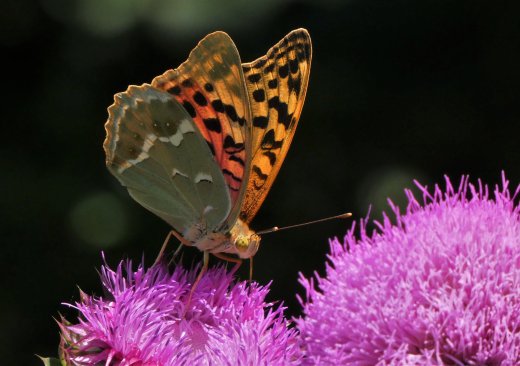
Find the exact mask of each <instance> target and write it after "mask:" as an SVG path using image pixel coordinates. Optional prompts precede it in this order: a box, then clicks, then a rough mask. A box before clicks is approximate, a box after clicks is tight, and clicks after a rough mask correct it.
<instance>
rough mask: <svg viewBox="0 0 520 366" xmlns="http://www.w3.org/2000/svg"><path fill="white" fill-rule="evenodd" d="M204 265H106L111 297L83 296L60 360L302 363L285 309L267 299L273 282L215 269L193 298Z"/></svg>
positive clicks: (65, 332) (136, 364)
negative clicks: (240, 278) (249, 279)
mask: <svg viewBox="0 0 520 366" xmlns="http://www.w3.org/2000/svg"><path fill="white" fill-rule="evenodd" d="M196 276H197V270H192V271H187V270H184V269H182V268H181V267H177V268H176V269H175V270H174V271H173V273H169V272H168V270H167V268H166V267H165V266H162V265H156V266H154V267H152V268H150V269H148V270H145V269H144V268H143V266H139V268H138V269H137V270H136V271H135V272H134V271H133V270H132V264H131V262H130V261H125V262H122V263H121V264H120V265H119V266H118V267H117V269H116V270H115V271H113V270H111V269H110V268H108V267H107V266H106V265H105V266H103V267H102V269H101V279H102V283H103V287H104V288H105V290H106V292H107V293H108V296H105V297H93V296H88V295H86V294H84V293H82V294H81V300H80V301H79V302H78V303H76V305H75V307H76V308H77V309H78V311H79V317H78V321H77V323H69V322H67V321H65V320H64V319H62V321H61V322H60V328H61V335H62V341H61V358H62V359H63V360H65V361H66V363H67V364H68V365H100V364H103V365H105V364H106V365H118V366H127V365H128V366H129V365H132V366H145V365H147V366H152V365H154V366H155V365H157V366H159V365H161V366H163V365H165V366H167V365H181V364H183V365H189V364H193V365H238V364H247V365H293V364H294V365H296V364H299V363H300V361H299V360H300V353H299V348H298V345H297V342H296V338H295V336H296V332H295V331H294V330H292V329H289V328H288V323H287V321H286V320H285V319H284V318H283V308H282V307H273V305H272V304H266V303H265V296H266V294H267V292H268V288H267V287H262V286H259V285H258V284H256V283H251V284H248V283H246V282H238V283H235V282H234V281H233V274H232V273H229V272H227V271H226V270H225V269H224V268H222V267H220V268H214V269H209V270H208V271H207V272H206V273H205V274H204V275H203V276H202V278H201V280H200V282H199V283H198V285H197V286H196V288H195V290H194V291H193V294H192V298H191V301H190V303H189V305H187V304H186V303H187V301H188V300H187V299H188V296H189V293H190V291H191V285H192V284H193V282H194V280H195V278H196Z"/></svg>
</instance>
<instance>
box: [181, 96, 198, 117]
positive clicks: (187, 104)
mask: <svg viewBox="0 0 520 366" xmlns="http://www.w3.org/2000/svg"><path fill="white" fill-rule="evenodd" d="M182 106H183V107H184V109H186V112H188V113H189V115H190V116H191V118H194V117H195V116H197V112H196V111H195V108H193V106H192V105H191V103H190V102H188V101H187V100H185V101H184V102H182Z"/></svg>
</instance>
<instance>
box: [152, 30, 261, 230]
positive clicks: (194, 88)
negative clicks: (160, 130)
mask: <svg viewBox="0 0 520 366" xmlns="http://www.w3.org/2000/svg"><path fill="white" fill-rule="evenodd" d="M152 85H153V86H155V87H157V88H159V89H162V90H165V91H167V92H168V93H170V94H171V95H173V96H174V97H175V98H176V100H177V101H179V103H181V104H182V105H183V107H184V108H185V109H186V111H187V112H188V113H189V114H190V116H191V117H192V118H193V121H194V122H195V124H196V125H197V127H198V129H199V130H200V131H201V133H202V135H203V136H204V138H205V139H206V141H207V142H208V145H209V146H210V148H211V150H212V152H213V154H214V156H215V159H216V161H217V162H218V164H219V165H220V168H221V170H222V173H223V175H224V178H225V180H226V183H227V186H228V187H229V191H230V196H231V201H232V207H233V208H232V211H231V213H230V216H229V218H228V222H229V223H230V224H231V225H232V224H233V223H234V221H235V220H236V218H237V216H238V213H239V210H240V202H241V198H242V196H243V194H244V191H245V189H246V184H242V183H243V182H245V181H247V180H248V174H249V170H250V169H249V166H248V164H249V162H250V159H248V158H247V153H248V151H250V149H251V146H250V144H251V126H250V124H248V123H247V121H250V120H251V112H250V108H249V103H248V99H247V98H248V96H247V90H246V86H245V82H244V75H243V72H242V67H241V62H240V56H239V54H238V51H237V49H236V47H235V44H234V43H233V41H232V40H231V38H230V37H229V36H228V35H227V34H226V33H223V32H215V33H211V34H209V35H208V36H206V37H205V38H204V39H203V40H202V41H200V42H199V44H198V45H197V47H195V49H194V50H193V51H192V52H191V53H190V56H189V58H188V60H187V61H186V62H184V63H183V64H182V65H181V66H179V67H178V68H177V69H175V70H168V71H167V72H165V73H164V74H163V75H161V76H158V77H156V78H155V79H154V80H153V82H152Z"/></svg>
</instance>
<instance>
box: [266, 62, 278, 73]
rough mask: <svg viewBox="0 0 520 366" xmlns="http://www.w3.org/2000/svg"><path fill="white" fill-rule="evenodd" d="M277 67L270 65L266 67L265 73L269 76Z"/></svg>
mask: <svg viewBox="0 0 520 366" xmlns="http://www.w3.org/2000/svg"><path fill="white" fill-rule="evenodd" d="M275 66H276V65H275V64H274V63H271V64H270V65H268V66H266V67H265V68H264V72H265V73H266V74H269V73H271V72H273V70H274V68H275Z"/></svg>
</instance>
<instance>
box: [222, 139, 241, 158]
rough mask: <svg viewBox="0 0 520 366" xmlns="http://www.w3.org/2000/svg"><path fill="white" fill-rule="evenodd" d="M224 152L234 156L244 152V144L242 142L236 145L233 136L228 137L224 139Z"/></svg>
mask: <svg viewBox="0 0 520 366" xmlns="http://www.w3.org/2000/svg"><path fill="white" fill-rule="evenodd" d="M223 147H224V150H226V152H227V153H229V154H234V153H237V152H239V151H242V150H244V144H243V143H242V142H238V143H236V142H235V140H234V139H233V137H232V136H230V135H227V136H226V138H225V139H224V145H223Z"/></svg>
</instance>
